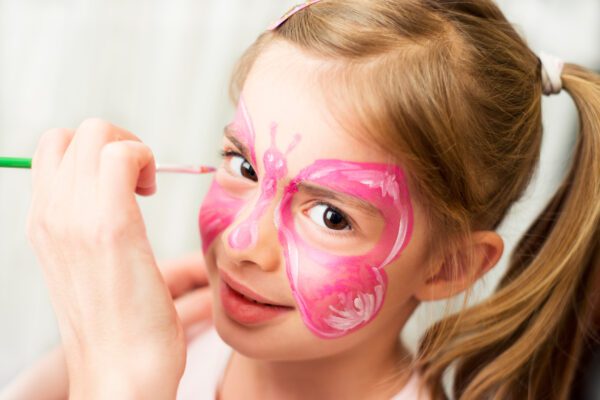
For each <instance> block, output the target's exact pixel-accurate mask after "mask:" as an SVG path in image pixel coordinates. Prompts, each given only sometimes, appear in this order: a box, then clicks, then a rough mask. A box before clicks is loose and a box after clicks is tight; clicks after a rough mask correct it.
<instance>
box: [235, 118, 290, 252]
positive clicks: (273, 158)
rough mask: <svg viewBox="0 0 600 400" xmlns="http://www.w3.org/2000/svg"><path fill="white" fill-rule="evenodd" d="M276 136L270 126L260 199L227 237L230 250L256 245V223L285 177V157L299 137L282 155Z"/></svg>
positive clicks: (275, 132)
mask: <svg viewBox="0 0 600 400" xmlns="http://www.w3.org/2000/svg"><path fill="white" fill-rule="evenodd" d="M276 135H277V125H276V124H272V125H271V146H270V147H269V149H268V150H267V151H266V152H265V154H264V156H263V164H264V166H265V172H264V177H263V180H262V183H261V191H260V197H259V198H258V201H257V203H256V206H255V207H254V209H253V210H252V212H251V213H250V215H249V216H248V218H246V220H245V221H243V222H242V223H240V224H239V225H238V226H237V227H236V228H235V229H234V230H233V231H232V232H231V234H230V235H229V238H228V241H229V246H231V248H232V249H236V250H242V249H246V248H248V247H253V246H254V245H255V244H256V239H257V236H258V222H259V220H260V218H261V217H262V216H263V214H264V213H265V211H266V210H267V208H268V206H269V204H271V203H272V201H273V199H274V198H275V195H276V194H277V182H278V181H279V180H280V179H282V178H284V177H285V176H286V175H287V162H286V159H285V156H286V155H287V154H288V153H289V152H290V151H292V149H293V148H294V147H295V146H296V145H297V144H298V142H299V141H300V136H299V135H296V136H294V139H293V141H292V143H291V144H290V146H289V147H288V149H287V150H286V152H285V153H282V152H281V151H279V150H278V149H277V145H276V143H275V136H276Z"/></svg>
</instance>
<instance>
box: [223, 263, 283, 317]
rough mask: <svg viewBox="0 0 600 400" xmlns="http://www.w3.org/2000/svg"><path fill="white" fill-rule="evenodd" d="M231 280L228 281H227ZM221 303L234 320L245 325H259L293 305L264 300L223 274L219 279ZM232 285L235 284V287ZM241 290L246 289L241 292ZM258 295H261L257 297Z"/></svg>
mask: <svg viewBox="0 0 600 400" xmlns="http://www.w3.org/2000/svg"><path fill="white" fill-rule="evenodd" d="M226 280H227V281H229V283H228V282H226ZM219 286H220V294H221V304H222V305H223V309H224V310H225V313H226V314H227V315H228V316H229V317H230V318H231V319H233V320H234V321H236V322H238V323H240V324H243V325H258V324H261V323H263V322H266V321H269V320H271V319H273V318H276V317H278V316H280V315H282V314H285V313H287V312H289V311H291V310H293V309H294V308H293V307H288V306H283V305H278V304H272V303H269V302H263V301H261V300H264V299H263V298H260V297H259V296H257V295H255V294H254V293H252V294H251V291H250V290H249V289H247V288H245V287H243V286H240V285H239V284H236V283H235V282H234V281H231V280H230V279H228V277H226V276H224V275H221V279H220V280H219ZM232 286H235V287H236V289H238V290H236V289H234V288H233V287H232ZM240 290H242V291H244V293H241V292H240ZM256 297H259V299H257V298H256Z"/></svg>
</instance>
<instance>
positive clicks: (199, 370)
mask: <svg viewBox="0 0 600 400" xmlns="http://www.w3.org/2000/svg"><path fill="white" fill-rule="evenodd" d="M230 355H231V348H230V347H229V346H228V345H227V344H226V343H225V342H223V341H222V340H221V338H220V337H219V335H218V334H217V332H216V330H215V329H214V328H212V327H211V328H208V329H206V331H205V332H204V333H202V334H200V335H198V336H197V337H195V338H194V339H193V340H192V341H191V342H190V343H189V344H188V352H187V364H186V367H185V371H184V373H183V377H182V378H181V381H180V382H179V390H178V392H177V400H192V399H193V400H209V399H214V398H215V393H216V392H217V386H218V384H219V381H220V379H221V375H222V374H223V371H224V370H225V367H226V366H227V361H228V360H229V356H230ZM418 388H419V376H418V375H417V374H413V376H412V377H411V379H410V380H409V381H408V383H407V384H406V385H405V386H404V388H402V390H401V391H400V393H398V394H396V395H395V396H394V397H392V399H390V400H416V399H420V400H427V397H425V396H423V395H422V396H421V397H419V396H418Z"/></svg>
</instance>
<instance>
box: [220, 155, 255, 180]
mask: <svg viewBox="0 0 600 400" xmlns="http://www.w3.org/2000/svg"><path fill="white" fill-rule="evenodd" d="M225 156H226V157H229V160H228V161H227V162H228V163H229V169H230V170H231V172H232V173H234V174H235V175H238V176H241V177H244V178H246V179H250V180H251V181H254V182H257V181H258V177H257V176H256V171H254V168H253V167H252V164H250V163H249V162H248V160H246V159H245V158H244V157H242V156H241V155H240V154H237V153H233V152H229V153H225Z"/></svg>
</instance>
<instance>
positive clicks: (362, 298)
mask: <svg viewBox="0 0 600 400" xmlns="http://www.w3.org/2000/svg"><path fill="white" fill-rule="evenodd" d="M373 272H374V273H375V276H376V277H377V281H378V282H379V283H380V284H379V285H377V286H375V287H374V288H373V290H374V293H363V292H359V293H358V294H357V295H356V296H355V297H354V298H352V297H351V295H350V294H348V293H347V294H345V295H344V294H340V300H341V303H342V304H344V305H347V307H346V308H345V309H343V310H340V309H338V308H335V307H334V306H332V305H330V306H329V309H330V310H331V312H332V315H330V316H328V317H326V318H325V319H324V321H325V323H326V324H327V325H329V326H330V327H331V328H333V329H336V330H338V331H341V332H345V331H349V330H351V329H354V328H356V327H357V326H359V325H361V324H364V323H366V322H368V321H370V320H371V318H372V317H373V316H374V315H375V313H376V312H377V311H378V310H379V308H380V306H381V304H382V303H383V296H384V290H383V279H382V278H381V274H380V272H379V270H378V269H377V268H373Z"/></svg>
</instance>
